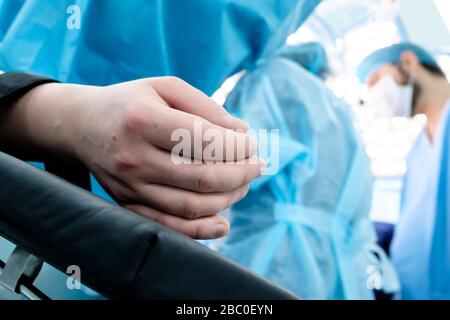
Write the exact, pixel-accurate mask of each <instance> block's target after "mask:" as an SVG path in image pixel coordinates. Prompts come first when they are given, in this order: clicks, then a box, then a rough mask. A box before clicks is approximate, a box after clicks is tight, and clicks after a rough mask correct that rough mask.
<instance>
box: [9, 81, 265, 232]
mask: <svg viewBox="0 0 450 320" xmlns="http://www.w3.org/2000/svg"><path fill="white" fill-rule="evenodd" d="M199 122H200V123H201V125H202V127H203V129H204V130H207V129H214V130H217V132H221V133H222V137H224V138H225V137H227V139H226V141H225V139H224V141H223V148H224V153H223V154H226V155H230V154H231V155H233V158H232V159H229V158H227V159H223V160H224V161H223V162H218V163H205V162H202V161H200V162H194V163H191V164H176V163H174V162H173V161H172V158H171V155H172V153H171V152H172V148H173V147H174V146H175V144H176V143H177V142H176V141H173V140H172V139H171V135H172V133H173V132H174V130H177V129H179V128H183V129H186V130H188V131H189V132H191V133H192V136H194V135H195V134H194V131H195V124H196V123H197V124H198V123H199ZM17 128H21V130H17ZM246 129H247V124H246V123H244V122H242V121H240V120H238V119H236V118H233V117H231V116H230V115H228V113H227V112H226V111H225V110H224V109H223V108H222V107H220V106H218V105H217V104H215V103H214V102H213V101H212V100H211V99H209V98H208V97H207V96H206V95H204V94H203V93H201V92H200V91H198V90H196V89H194V88H193V87H191V86H189V85H188V84H187V83H185V82H183V81H181V80H180V79H177V78H172V77H165V78H149V79H142V80H137V81H132V82H126V83H122V84H118V85H113V86H109V87H92V86H78V85H68V84H45V85H42V86H39V87H37V88H35V89H33V90H32V91H30V93H28V94H26V95H25V96H24V97H23V98H22V99H20V100H19V101H18V102H17V103H16V104H15V106H13V107H12V108H10V109H9V110H8V112H7V113H6V114H3V115H2V114H0V134H1V135H2V136H5V135H8V134H10V136H11V137H12V138H11V139H6V140H8V141H5V139H1V138H0V145H2V144H13V145H21V146H23V145H26V146H27V148H28V149H31V150H36V152H38V151H42V150H45V152H49V153H52V154H59V155H62V156H65V157H67V158H71V159H76V160H78V161H81V162H82V163H84V164H85V165H86V166H87V167H88V168H89V169H90V170H91V171H92V172H93V174H94V175H95V177H96V178H97V179H98V181H99V182H100V183H101V184H102V186H103V187H104V188H105V189H106V190H107V191H108V193H110V195H111V196H112V197H113V198H114V199H115V200H116V201H117V202H118V203H119V204H120V205H122V206H124V207H126V208H128V209H130V210H132V211H135V212H137V213H139V214H141V215H143V216H145V217H148V218H150V219H152V220H155V221H157V222H159V223H162V224H164V225H166V226H168V227H170V228H173V229H175V230H178V231H180V232H182V233H185V234H186V235H188V236H190V237H192V238H197V239H211V238H217V237H221V236H223V235H225V234H226V233H227V232H228V230H229V225H228V222H227V221H226V220H225V219H224V218H223V217H221V216H219V215H218V213H219V212H220V211H222V210H224V209H226V208H228V207H229V206H230V205H232V204H233V203H235V202H237V201H239V200H240V199H242V198H243V197H244V196H245V195H246V193H247V192H248V184H249V183H250V182H251V181H252V180H253V179H256V178H257V177H259V176H260V175H261V172H262V170H263V166H264V164H263V163H260V162H258V161H252V162H250V161H246V159H247V160H248V158H251V157H253V156H254V154H255V153H256V148H257V145H256V142H255V141H253V140H252V139H250V138H249V136H248V135H247V134H246V133H245V130H246ZM4 134H5V135H4ZM229 137H231V138H232V141H233V143H229V142H230V141H229ZM206 147H207V144H205V145H203V146H202V148H206ZM239 148H241V149H242V148H244V150H238V149H239ZM230 149H231V150H230ZM192 154H194V155H195V153H192Z"/></svg>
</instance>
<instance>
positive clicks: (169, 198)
mask: <svg viewBox="0 0 450 320" xmlns="http://www.w3.org/2000/svg"><path fill="white" fill-rule="evenodd" d="M247 192H248V186H243V187H241V188H238V189H236V190H233V191H229V192H222V193H208V194H205V193H198V192H192V191H188V190H183V189H177V188H173V187H169V186H163V185H142V186H141V187H139V188H137V192H136V195H135V197H134V199H133V200H134V201H130V202H131V203H134V202H135V201H137V202H139V203H142V204H144V205H146V206H150V207H152V208H155V209H157V210H160V211H162V212H165V213H167V214H171V215H175V216H178V217H181V218H184V219H197V218H201V217H206V216H212V215H215V214H217V213H218V212H220V211H223V210H225V209H226V208H228V207H229V206H231V205H232V204H234V203H235V202H237V201H239V200H240V199H242V198H243V197H244V196H245V195H246V194H247Z"/></svg>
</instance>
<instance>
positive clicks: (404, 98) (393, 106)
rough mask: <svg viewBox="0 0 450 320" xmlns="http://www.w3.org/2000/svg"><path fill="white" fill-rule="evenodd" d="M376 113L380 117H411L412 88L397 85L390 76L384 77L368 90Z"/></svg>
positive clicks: (409, 85)
mask: <svg viewBox="0 0 450 320" xmlns="http://www.w3.org/2000/svg"><path fill="white" fill-rule="evenodd" d="M370 93H371V95H372V97H373V100H374V101H373V103H374V104H375V109H376V113H377V114H378V115H380V116H382V117H411V116H412V107H413V94H414V87H413V85H412V84H408V85H404V86H401V85H398V84H397V83H396V82H395V80H394V78H393V77H392V76H384V77H383V78H381V79H380V80H379V81H378V82H377V83H376V84H375V85H374V86H373V88H372V89H371V90H370Z"/></svg>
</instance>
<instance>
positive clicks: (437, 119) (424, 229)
mask: <svg viewBox="0 0 450 320" xmlns="http://www.w3.org/2000/svg"><path fill="white" fill-rule="evenodd" d="M359 77H360V79H361V81H364V82H365V83H367V85H368V87H369V89H370V91H371V92H372V94H373V96H374V98H375V101H378V103H379V104H378V107H379V110H378V111H379V112H381V113H383V114H384V115H386V116H400V117H411V116H414V115H417V114H424V115H426V117H427V124H426V127H425V128H424V130H423V132H422V133H421V134H420V135H419V136H418V138H417V141H416V142H415V144H414V146H413V147H412V149H411V151H410V153H409V155H408V159H407V165H408V171H407V174H406V176H405V178H404V189H403V194H402V207H401V218H400V221H399V223H398V225H397V226H396V230H395V233H394V238H393V242H392V244H391V255H392V260H393V263H394V265H395V268H396V270H397V273H398V275H399V278H400V282H401V286H402V293H401V298H403V299H450V251H449V250H450V242H449V231H450V224H449V219H450V210H448V204H447V202H448V200H449V199H450V194H449V189H448V179H449V178H450V177H449V176H448V174H449V173H448V157H449V155H448V152H449V149H448V144H449V140H450V130H449V122H450V116H449V108H450V84H449V83H448V81H447V79H446V77H445V75H444V73H443V71H442V70H441V69H440V67H439V66H438V64H437V62H436V60H435V59H434V58H433V56H432V55H431V54H430V53H428V52H427V51H425V50H424V49H423V48H421V47H419V46H417V45H414V44H410V43H401V44H396V45H393V46H390V47H387V48H383V49H380V50H378V51H376V52H374V53H372V54H371V55H369V56H368V57H367V58H366V59H365V60H364V61H363V62H362V64H361V65H360V68H359Z"/></svg>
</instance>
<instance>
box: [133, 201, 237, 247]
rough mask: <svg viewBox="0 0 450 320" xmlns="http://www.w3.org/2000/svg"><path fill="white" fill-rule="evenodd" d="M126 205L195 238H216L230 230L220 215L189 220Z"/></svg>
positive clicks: (142, 207) (151, 209) (138, 206)
mask: <svg viewBox="0 0 450 320" xmlns="http://www.w3.org/2000/svg"><path fill="white" fill-rule="evenodd" d="M126 207H127V209H129V210H131V211H134V212H136V213H138V214H140V215H142V216H144V217H146V218H149V219H151V220H153V221H155V222H158V223H160V224H162V225H165V226H166V227H168V228H171V229H174V230H176V231H178V232H181V233H184V234H185V235H187V236H188V237H191V238H193V239H205V240H206V239H216V238H220V237H223V236H225V235H226V234H227V233H228V231H229V230H230V226H229V224H228V221H227V220H226V219H225V218H223V217H221V216H218V215H214V216H210V217H205V218H201V219H195V220H187V219H183V218H180V217H176V216H171V215H168V214H165V213H163V212H161V211H158V210H156V209H153V208H149V207H146V206H142V205H127V206H126Z"/></svg>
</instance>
